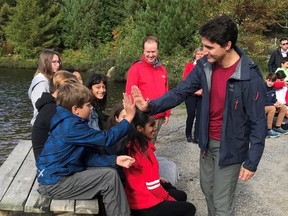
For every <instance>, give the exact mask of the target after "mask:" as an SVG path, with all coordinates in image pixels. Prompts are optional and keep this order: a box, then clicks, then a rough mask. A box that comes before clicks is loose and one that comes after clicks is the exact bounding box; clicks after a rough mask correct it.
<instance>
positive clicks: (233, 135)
mask: <svg viewBox="0 0 288 216" xmlns="http://www.w3.org/2000/svg"><path fill="white" fill-rule="evenodd" d="M235 50H236V52H237V53H238V54H239V55H240V57H241V58H240V61H239V63H238V65H237V67H236V70H235V72H234V73H233V75H232V76H231V77H230V78H229V79H228V81H227V88H226V100H225V108H224V113H223V122H222V132H221V140H220V150H219V153H220V158H219V165H220V166H224V165H230V164H237V163H242V162H244V164H243V166H244V167H245V168H247V169H249V170H250V171H256V169H257V166H258V163H259V161H260V159H261V156H262V153H263V150H264V145H265V137H266V116H265V99H266V91H265V86H264V81H263V79H262V76H261V72H260V71H259V68H258V66H257V65H256V64H255V63H254V62H253V61H252V60H251V59H250V58H249V57H248V56H247V55H245V54H244V53H243V52H242V51H241V50H240V49H239V48H235ZM213 67H214V65H213V64H211V63H209V62H208V61H207V58H206V57H203V58H202V59H200V60H198V61H197V65H196V66H195V67H194V69H193V72H192V73H190V74H189V75H188V76H187V77H186V79H185V80H183V81H182V82H181V83H179V84H178V86H177V87H175V88H174V89H172V90H170V91H169V92H168V93H167V94H165V95H164V96H162V97H160V98H158V99H156V100H152V101H151V102H150V103H149V109H150V110H151V113H152V114H154V113H158V112H162V111H163V110H166V109H171V108H173V107H175V106H177V105H179V104H180V103H181V102H183V101H184V100H185V98H186V97H187V96H189V95H191V94H192V93H194V92H195V91H196V90H198V89H200V88H202V89H203V96H202V105H201V106H202V108H201V113H200V125H199V127H200V128H199V132H200V134H199V147H200V149H201V151H202V154H203V155H205V153H206V150H207V148H208V143H209V135H208V128H209V101H210V90H211V75H212V71H213Z"/></svg>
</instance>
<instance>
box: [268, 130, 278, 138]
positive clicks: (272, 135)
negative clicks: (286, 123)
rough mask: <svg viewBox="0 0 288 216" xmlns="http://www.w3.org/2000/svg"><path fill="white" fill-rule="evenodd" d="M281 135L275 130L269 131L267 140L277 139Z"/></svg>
mask: <svg viewBox="0 0 288 216" xmlns="http://www.w3.org/2000/svg"><path fill="white" fill-rule="evenodd" d="M279 136H280V134H279V133H277V132H275V131H274V130H273V129H270V130H268V132H267V136H266V138H270V137H271V138H276V137H279Z"/></svg>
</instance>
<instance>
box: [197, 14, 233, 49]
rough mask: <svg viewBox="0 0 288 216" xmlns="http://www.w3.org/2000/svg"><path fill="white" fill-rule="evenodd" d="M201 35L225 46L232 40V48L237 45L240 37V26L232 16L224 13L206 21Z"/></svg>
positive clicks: (201, 29)
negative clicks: (238, 26)
mask: <svg viewBox="0 0 288 216" xmlns="http://www.w3.org/2000/svg"><path fill="white" fill-rule="evenodd" d="M199 33H200V35H201V37H204V38H206V39H207V40H209V41H211V42H213V43H217V44H219V45H220V46H221V47H224V46H225V45H226V44H227V42H229V41H231V48H234V47H235V44H236V42H237V37H238V28H237V25H236V23H235V22H234V21H233V20H232V19H231V17H230V16H228V15H226V14H224V15H221V16H218V17H215V18H213V19H211V20H209V21H208V22H207V23H205V24H204V25H203V26H202V27H201V28H200V31H199Z"/></svg>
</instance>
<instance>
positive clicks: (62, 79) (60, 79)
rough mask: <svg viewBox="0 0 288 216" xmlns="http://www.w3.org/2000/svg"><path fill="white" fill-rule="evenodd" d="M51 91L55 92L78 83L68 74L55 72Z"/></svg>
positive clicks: (61, 71) (60, 71)
mask: <svg viewBox="0 0 288 216" xmlns="http://www.w3.org/2000/svg"><path fill="white" fill-rule="evenodd" d="M52 80H53V89H54V90H57V89H58V88H59V87H60V86H63V85H66V84H68V83H79V81H78V79H77V78H76V77H75V76H74V75H73V74H72V73H70V72H68V71H65V70H59V71H57V72H56V73H55V74H54V76H53V78H52Z"/></svg>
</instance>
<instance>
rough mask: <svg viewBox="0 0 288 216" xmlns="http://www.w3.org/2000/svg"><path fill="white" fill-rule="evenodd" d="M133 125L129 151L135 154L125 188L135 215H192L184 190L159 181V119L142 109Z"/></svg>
mask: <svg viewBox="0 0 288 216" xmlns="http://www.w3.org/2000/svg"><path fill="white" fill-rule="evenodd" d="M132 127H133V129H132V130H131V131H130V132H129V134H128V136H127V141H128V142H127V145H126V146H127V151H128V155H130V156H131V157H133V158H135V162H134V163H133V165H132V166H131V167H130V168H129V169H124V174H125V177H126V185H125V192H126V196H127V199H128V203H129V206H130V209H131V213H132V215H133V216H138V215H141V216H143V215H145V216H167V215H173V216H193V215H195V212H196V208H195V206H194V205H193V204H192V203H189V202H186V199H187V195H186V193H185V192H183V191H180V190H177V189H176V188H175V187H173V186H171V185H170V187H169V185H167V186H166V188H165V189H164V188H163V186H162V184H160V181H161V180H160V175H159V164H158V161H157V159H156V157H155V153H154V152H155V150H156V148H155V146H154V144H153V143H152V142H151V140H152V139H154V138H155V134H156V129H157V127H156V123H155V119H154V118H153V116H149V115H148V114H146V113H143V112H141V111H139V110H137V111H136V115H135V118H134V119H133V121H132Z"/></svg>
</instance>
